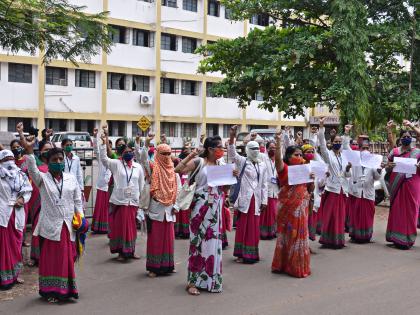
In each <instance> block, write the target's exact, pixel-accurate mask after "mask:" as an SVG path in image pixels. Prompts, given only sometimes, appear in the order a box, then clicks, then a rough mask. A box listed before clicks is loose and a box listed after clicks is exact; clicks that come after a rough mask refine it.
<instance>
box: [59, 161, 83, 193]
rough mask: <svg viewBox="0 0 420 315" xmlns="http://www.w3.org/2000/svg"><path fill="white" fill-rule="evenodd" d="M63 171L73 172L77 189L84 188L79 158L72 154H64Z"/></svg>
mask: <svg viewBox="0 0 420 315" xmlns="http://www.w3.org/2000/svg"><path fill="white" fill-rule="evenodd" d="M64 163H65V166H64V173H69V174H73V175H74V177H75V178H76V180H77V183H78V184H79V189H80V190H84V189H85V185H84V183H83V171H82V166H81V165H80V158H79V157H78V156H77V155H75V154H72V155H71V157H70V158H67V156H64Z"/></svg>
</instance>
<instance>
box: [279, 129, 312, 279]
mask: <svg viewBox="0 0 420 315" xmlns="http://www.w3.org/2000/svg"><path fill="white" fill-rule="evenodd" d="M275 160H276V171H277V172H278V174H279V175H278V176H279V180H280V184H281V189H280V194H279V211H278V215H277V233H278V234H277V242H276V249H275V251H274V257H273V263H272V265H271V270H272V272H274V273H281V272H285V273H287V274H289V275H291V276H293V277H297V278H305V277H307V276H309V275H310V274H311V269H310V251H309V240H308V208H309V201H310V194H311V192H312V191H313V184H299V185H289V183H288V167H289V166H291V165H300V164H303V163H305V161H304V159H303V158H302V150H301V149H300V148H299V147H297V146H290V147H288V148H287V149H286V152H285V155H284V158H283V153H282V143H281V135H280V134H278V135H277V136H276V155H275ZM311 177H312V178H313V174H311Z"/></svg>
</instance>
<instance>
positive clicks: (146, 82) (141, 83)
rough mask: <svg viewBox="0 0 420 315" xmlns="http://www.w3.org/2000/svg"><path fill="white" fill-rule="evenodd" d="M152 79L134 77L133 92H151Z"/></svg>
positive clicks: (140, 76) (139, 76)
mask: <svg viewBox="0 0 420 315" xmlns="http://www.w3.org/2000/svg"><path fill="white" fill-rule="evenodd" d="M149 90H150V77H146V76H142V75H133V91H140V92H149Z"/></svg>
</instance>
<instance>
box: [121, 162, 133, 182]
mask: <svg viewBox="0 0 420 315" xmlns="http://www.w3.org/2000/svg"><path fill="white" fill-rule="evenodd" d="M121 163H122V164H123V166H124V170H125V176H126V177H125V178H126V179H127V186H130V181H131V177H133V171H134V167H132V168H131V174H130V177H128V172H127V167H126V166H125V164H124V162H123V161H121Z"/></svg>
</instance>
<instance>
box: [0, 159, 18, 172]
mask: <svg viewBox="0 0 420 315" xmlns="http://www.w3.org/2000/svg"><path fill="white" fill-rule="evenodd" d="M1 167H3V168H5V169H6V170H9V171H10V170H12V169H14V168H16V163H15V161H13V160H9V161H5V162H2V163H1Z"/></svg>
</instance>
